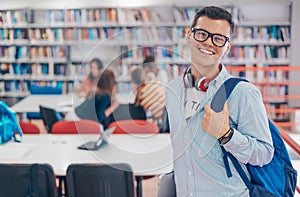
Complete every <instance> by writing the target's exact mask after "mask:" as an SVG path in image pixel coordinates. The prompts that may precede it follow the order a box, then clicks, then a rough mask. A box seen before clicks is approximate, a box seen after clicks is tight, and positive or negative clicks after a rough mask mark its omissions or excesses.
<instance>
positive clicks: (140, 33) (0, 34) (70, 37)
mask: <svg viewBox="0 0 300 197" xmlns="http://www.w3.org/2000/svg"><path fill="white" fill-rule="evenodd" d="M188 29H189V27H135V28H132V27H130V28H126V27H90V28H87V27H80V28H79V27H76V28H72V27H66V28H30V29H20V28H15V29H5V28H3V29H0V40H2V41H10V42H13V41H24V40H28V41H30V44H35V43H36V42H39V41H40V42H45V43H44V44H47V42H49V43H53V42H63V41H81V40H90V41H94V40H109V41H124V40H125V41H137V42H144V41H165V42H166V41H169V42H171V41H173V42H174V43H185V37H186V33H187V31H188ZM254 30H257V31H254ZM236 32H237V33H235V35H234V38H233V44H235V45H245V44H247V43H248V44H252V45H254V44H259V43H260V44H264V45H282V44H284V43H285V44H286V45H289V42H290V28H289V27H283V26H268V27H238V31H236ZM254 32H256V33H254Z"/></svg>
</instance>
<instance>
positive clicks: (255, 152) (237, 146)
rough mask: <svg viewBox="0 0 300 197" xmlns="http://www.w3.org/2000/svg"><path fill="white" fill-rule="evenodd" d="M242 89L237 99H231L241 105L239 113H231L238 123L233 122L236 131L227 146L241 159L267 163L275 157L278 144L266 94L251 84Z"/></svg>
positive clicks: (237, 111)
mask: <svg viewBox="0 0 300 197" xmlns="http://www.w3.org/2000/svg"><path fill="white" fill-rule="evenodd" d="M249 85H250V84H249ZM239 89H240V90H241V89H243V91H237V92H236V94H235V95H234V96H235V98H237V99H233V100H235V101H233V102H232V103H231V104H234V105H236V106H234V107H237V108H238V110H235V111H236V114H233V116H231V115H230V118H231V117H233V119H234V120H232V121H233V122H235V124H236V126H233V125H231V127H233V128H234V131H235V132H234V134H233V136H232V138H231V140H230V141H229V142H228V143H226V144H225V145H223V146H224V148H225V149H226V150H227V151H229V152H231V153H232V154H233V155H234V156H235V157H236V158H237V159H238V160H239V161H240V162H242V163H249V164H252V165H258V166H263V165H265V164H268V163H269V162H270V161H271V159H272V157H273V153H274V147H273V145H272V144H273V143H272V137H271V132H270V129H269V124H268V117H267V114H266V111H265V107H264V104H263V101H262V96H261V94H260V92H259V90H258V89H256V88H253V87H251V86H249V87H240V88H239ZM233 93H234V92H233ZM229 104H230V103H229ZM231 106H232V105H231ZM232 107H233V106H232Z"/></svg>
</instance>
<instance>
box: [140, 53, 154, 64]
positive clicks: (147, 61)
mask: <svg viewBox="0 0 300 197" xmlns="http://www.w3.org/2000/svg"><path fill="white" fill-rule="evenodd" d="M151 62H155V57H154V56H152V55H148V56H146V57H145V59H144V61H143V65H147V64H148V63H151Z"/></svg>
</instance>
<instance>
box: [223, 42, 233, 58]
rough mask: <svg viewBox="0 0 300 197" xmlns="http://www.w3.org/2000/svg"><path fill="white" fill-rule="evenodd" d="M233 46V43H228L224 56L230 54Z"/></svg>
mask: <svg viewBox="0 0 300 197" xmlns="http://www.w3.org/2000/svg"><path fill="white" fill-rule="evenodd" d="M231 46H232V41H228V45H227V46H226V51H225V53H224V55H227V54H228V53H229V52H230V49H231Z"/></svg>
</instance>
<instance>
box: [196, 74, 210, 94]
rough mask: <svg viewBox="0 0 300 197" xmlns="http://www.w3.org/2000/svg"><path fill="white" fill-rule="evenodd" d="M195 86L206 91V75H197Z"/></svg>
mask: <svg viewBox="0 0 300 197" xmlns="http://www.w3.org/2000/svg"><path fill="white" fill-rule="evenodd" d="M195 88H196V89H197V90H199V91H202V92H206V91H207V88H208V79H207V78H206V77H199V78H198V79H197V80H196V82H195Z"/></svg>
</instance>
